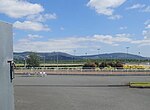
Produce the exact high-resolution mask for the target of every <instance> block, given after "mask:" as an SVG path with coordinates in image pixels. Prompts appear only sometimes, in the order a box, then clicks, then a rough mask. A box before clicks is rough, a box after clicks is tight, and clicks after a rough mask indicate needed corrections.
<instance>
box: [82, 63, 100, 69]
mask: <svg viewBox="0 0 150 110" xmlns="http://www.w3.org/2000/svg"><path fill="white" fill-rule="evenodd" d="M97 65H98V64H97V63H95V62H94V63H93V62H88V63H85V64H84V65H83V69H95V68H96V67H97Z"/></svg>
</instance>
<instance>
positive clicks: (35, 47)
mask: <svg viewBox="0 0 150 110" xmlns="http://www.w3.org/2000/svg"><path fill="white" fill-rule="evenodd" d="M0 20H1V21H6V22H9V23H11V24H12V25H13V43H14V52H24V51H32V52H54V51H55V52H58V51H59V52H66V53H69V54H72V55H85V54H87V55H93V54H104V53H116V52H121V53H127V51H128V53H131V54H136V55H141V56H145V57H150V49H149V48H150V0H0ZM127 47H129V48H128V49H127Z"/></svg>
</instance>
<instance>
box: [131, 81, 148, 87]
mask: <svg viewBox="0 0 150 110" xmlns="http://www.w3.org/2000/svg"><path fill="white" fill-rule="evenodd" d="M129 86H130V87H132V88H150V82H130V83H129Z"/></svg>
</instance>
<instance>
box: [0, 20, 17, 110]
mask: <svg viewBox="0 0 150 110" xmlns="http://www.w3.org/2000/svg"><path fill="white" fill-rule="evenodd" d="M12 59H13V35H12V25H11V24H8V23H4V22H0V110H14V95H13V82H11V80H10V65H9V63H8V62H7V61H8V60H12Z"/></svg>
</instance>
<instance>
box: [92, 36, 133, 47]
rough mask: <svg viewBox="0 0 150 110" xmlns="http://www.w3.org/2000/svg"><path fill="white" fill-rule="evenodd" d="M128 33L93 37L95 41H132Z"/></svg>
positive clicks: (116, 42) (109, 42)
mask: <svg viewBox="0 0 150 110" xmlns="http://www.w3.org/2000/svg"><path fill="white" fill-rule="evenodd" d="M129 37H130V34H116V35H114V36H111V35H94V36H93V38H94V40H95V41H97V42H102V43H106V44H113V45H116V44H117V45H119V44H118V43H122V42H130V41H132V40H131V39H130V38H129Z"/></svg>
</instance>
